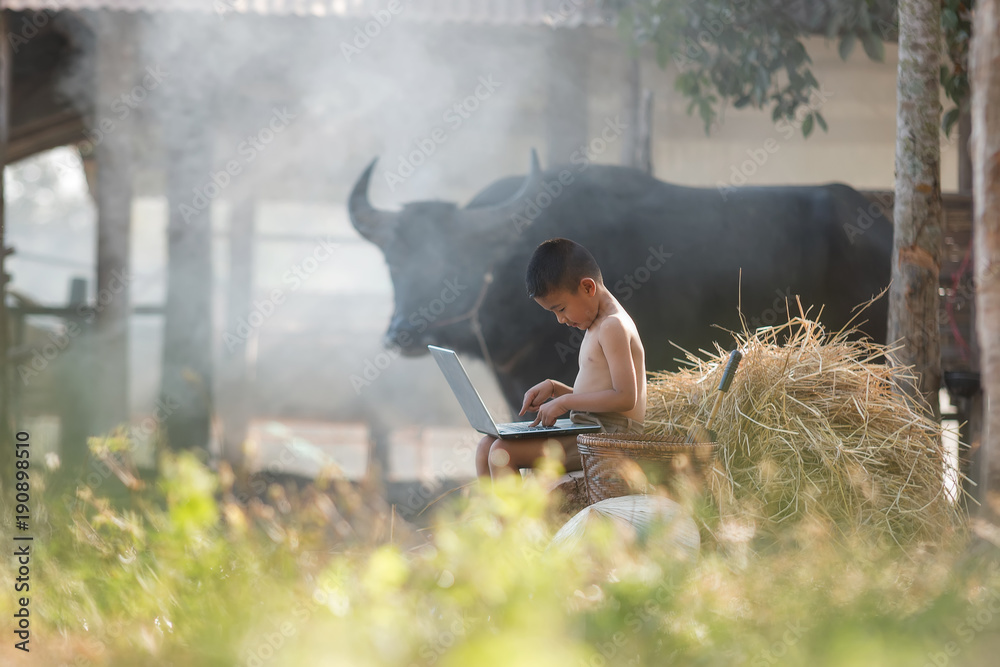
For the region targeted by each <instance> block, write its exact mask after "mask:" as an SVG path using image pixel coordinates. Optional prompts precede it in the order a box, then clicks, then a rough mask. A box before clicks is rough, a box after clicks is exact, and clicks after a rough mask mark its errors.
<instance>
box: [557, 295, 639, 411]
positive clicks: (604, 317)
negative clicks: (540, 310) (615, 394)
mask: <svg viewBox="0 0 1000 667" xmlns="http://www.w3.org/2000/svg"><path fill="white" fill-rule="evenodd" d="M608 296H609V298H608V299H607V300H606V301H605V302H604V303H602V308H601V311H600V312H599V314H598V316H597V318H596V319H595V320H594V322H593V323H592V324H591V325H590V327H588V328H587V331H586V332H585V333H584V335H583V343H582V344H581V345H580V358H579V363H580V371H579V373H578V374H577V376H576V381H575V382H574V383H573V393H574V394H586V393H591V392H597V391H603V390H605V389H613V388H614V386H613V384H612V381H611V368H610V366H609V364H608V359H607V356H606V355H605V354H604V349H603V347H602V346H601V329H602V328H603V327H604V326H605V325H606V324H607V323H608V320H610V319H614V320H617V322H619V323H621V325H622V326H623V328H624V329H625V332H626V334H627V336H628V344H629V349H630V351H631V357H632V366H633V372H634V373H635V385H636V401H635V407H634V408H632V409H631V410H628V411H625V412H622V413H621V414H623V415H624V416H626V417H630V418H632V419H635V420H637V421H640V422H641V421H643V420H644V419H645V417H646V372H645V368H646V363H645V361H646V360H645V351H644V350H643V347H642V341H641V340H640V338H639V332H638V331H637V330H636V328H635V323H634V322H633V321H632V318H631V317H629V316H628V314H627V313H626V312H625V311H624V309H623V308H622V307H621V305H620V304H619V303H618V301H617V300H616V299H615V298H614V297H611V296H610V295H608Z"/></svg>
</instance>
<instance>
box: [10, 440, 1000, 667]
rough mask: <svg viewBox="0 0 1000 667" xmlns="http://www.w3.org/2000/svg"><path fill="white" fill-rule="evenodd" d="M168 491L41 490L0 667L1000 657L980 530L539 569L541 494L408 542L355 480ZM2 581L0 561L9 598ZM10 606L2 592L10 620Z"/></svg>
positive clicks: (487, 507)
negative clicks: (14, 623)
mask: <svg viewBox="0 0 1000 667" xmlns="http://www.w3.org/2000/svg"><path fill="white" fill-rule="evenodd" d="M119 473H120V476H122V477H124V478H125V479H126V480H127V481H129V483H130V484H131V485H132V486H133V488H135V489H138V484H137V483H135V480H134V479H132V478H130V477H128V476H127V475H125V474H124V473H123V472H122V471H121V470H119ZM160 473H161V474H160V477H159V480H160V481H159V482H158V484H157V485H156V486H155V487H152V488H147V489H145V490H135V491H132V492H127V493H125V494H124V495H122V496H121V497H120V498H118V499H117V500H116V501H115V502H114V503H112V502H111V501H109V500H108V499H107V498H106V496H109V495H115V496H117V495H118V494H117V493H115V491H116V490H120V489H122V488H124V487H122V486H121V484H120V482H119V481H118V477H115V476H110V477H109V478H108V479H107V480H106V481H103V482H101V483H100V484H98V485H96V486H95V487H90V486H87V485H86V484H83V485H81V486H79V487H77V489H76V491H75V495H69V494H68V493H67V492H65V491H62V492H57V491H56V490H55V489H54V488H53V489H49V490H48V491H46V497H45V500H44V501H42V502H41V503H39V506H37V507H36V508H35V513H36V517H38V523H39V524H40V525H39V526H38V528H37V530H36V532H35V547H34V549H35V551H34V560H33V562H32V589H31V594H32V598H31V610H32V641H31V644H30V646H31V653H30V654H24V653H22V652H20V651H15V650H13V649H12V644H13V641H12V640H11V639H10V635H9V632H5V633H4V635H5V637H7V639H5V642H4V643H5V645H4V646H3V649H2V651H0V656H3V660H2V661H0V662H3V664H23V665H60V664H67V665H159V664H163V665H166V664H177V665H181V664H183V665H248V666H255V665H352V666H353V665H358V666H362V665H405V666H411V665H420V666H429V665H441V666H443V667H445V666H451V665H456V666H465V665H477V666H485V667H488V666H490V665H498V666H499V665H518V666H531V665H559V666H564V665H573V666H575V665H579V666H580V667H584V666H594V667H599V666H601V665H667V664H676V665H751V666H754V667H756V666H758V665H775V664H782V665H787V664H791V665H798V664H802V665H806V664H808V665H900V666H903V665H906V666H908V667H909V666H913V665H917V666H920V665H946V664H950V665H954V664H960V665H980V664H982V665H985V664H995V656H996V654H997V650H998V649H1000V632H998V630H1000V567H998V565H997V562H998V561H997V560H996V558H995V555H994V554H995V553H996V547H995V546H993V545H991V544H990V542H989V538H992V537H993V535H994V533H992V532H991V530H992V528H991V527H990V526H988V525H984V526H982V527H981V528H980V529H979V533H981V534H982V535H984V536H985V537H986V538H988V539H986V540H983V539H981V538H980V539H979V542H978V546H977V545H976V544H974V543H966V542H963V543H958V544H930V543H928V544H926V545H924V546H922V547H920V548H916V549H910V550H908V551H907V552H903V551H901V550H900V549H899V547H898V546H896V545H893V544H891V543H889V544H887V543H885V541H884V540H881V541H879V540H876V539H875V538H873V539H870V540H865V539H863V537H862V536H860V535H859V536H856V537H855V538H852V540H851V542H850V543H844V541H843V538H842V537H841V536H839V534H838V533H836V531H833V530H831V528H830V527H829V526H827V525H826V524H824V523H823V521H821V520H820V519H816V520H815V521H803V522H800V523H799V524H798V525H797V527H796V528H795V529H793V530H790V531H789V532H787V533H786V534H784V535H782V536H781V538H780V539H778V540H774V539H769V540H768V542H767V546H766V547H764V546H763V545H762V543H760V542H758V541H757V540H756V539H755V538H754V536H753V534H752V531H748V530H747V529H746V527H745V526H744V527H743V528H742V529H741V530H736V529H729V528H727V527H726V526H721V527H717V528H718V530H716V531H715V533H714V535H715V537H714V538H713V541H711V542H708V543H706V544H704V545H703V547H702V551H701V557H700V559H699V560H698V561H697V562H686V561H684V560H682V559H681V558H680V556H679V554H678V553H677V552H676V551H674V550H672V549H670V545H669V543H668V542H666V541H665V540H664V538H663V537H662V535H661V534H660V533H659V532H658V531H656V530H653V531H650V532H646V533H643V534H639V535H636V534H634V533H630V532H628V531H622V530H620V529H618V528H616V527H614V526H612V525H604V524H594V525H593V526H592V530H590V531H589V532H588V533H587V534H586V536H585V539H584V540H583V541H582V542H581V543H580V544H579V545H578V546H576V547H575V548H574V549H573V550H563V549H557V548H550V547H549V545H550V539H551V536H552V535H553V533H554V532H555V531H557V530H558V528H559V527H560V526H561V525H562V523H563V521H564V520H565V517H559V516H557V515H556V514H555V511H554V509H553V508H552V507H551V505H550V503H549V501H548V498H547V496H546V495H545V493H544V491H543V490H542V482H543V481H544V480H543V479H536V480H529V481H528V482H526V483H525V484H524V485H523V486H522V485H515V484H513V483H512V484H510V485H507V486H500V487H498V488H497V489H496V492H495V493H490V494H483V493H479V492H476V491H472V492H470V493H468V494H466V495H465V496H461V497H459V495H458V494H455V497H453V498H449V499H446V500H444V501H442V502H440V503H438V504H437V505H435V508H436V514H435V518H434V520H433V524H432V525H431V526H429V527H427V528H420V529H418V528H416V527H414V526H412V525H410V524H407V523H406V522H404V521H402V520H401V519H400V518H399V517H398V516H395V515H394V513H393V511H392V509H391V508H386V507H382V506H380V504H379V502H380V501H379V500H378V499H377V497H376V496H375V495H374V494H372V493H369V492H366V491H365V490H364V489H358V488H356V487H352V486H350V485H347V484H346V483H344V482H337V481H329V482H328V483H326V484H325V488H322V489H317V488H313V487H307V488H305V489H303V490H301V491H297V490H294V489H286V488H283V487H280V486H278V485H272V486H271V487H270V488H268V489H267V490H266V491H264V493H263V494H262V498H256V497H249V496H247V497H244V496H242V494H241V492H240V489H241V488H242V487H241V484H242V483H244V482H245V481H246V480H240V479H237V478H235V477H234V476H233V475H232V473H231V472H229V471H228V470H226V469H223V470H222V471H221V472H220V473H219V474H216V473H213V472H212V471H210V470H208V469H206V468H205V467H204V466H202V465H201V464H200V463H199V462H197V461H196V460H195V459H194V458H193V457H191V456H189V455H180V456H178V457H166V458H164V459H162V461H161V470H160ZM321 486H323V484H321ZM9 495H10V494H9V493H8V492H7V490H5V491H4V494H3V497H4V499H5V501H6V499H7V498H8V496H9ZM3 509H4V510H5V511H7V510H8V509H9V508H3ZM7 515H8V516H9V515H10V513H9V512H8V514H7ZM10 530H11V529H10V527H9V526H8V525H7V524H6V523H5V524H4V527H3V531H5V532H4V534H3V539H4V543H5V544H12V542H11V537H12V536H11V535H10V534H9V533H10ZM835 535H837V537H834V536H835ZM993 539H995V538H993ZM15 567H16V566H15V565H14V564H13V562H12V559H10V558H4V559H2V560H0V573H2V575H3V579H4V581H7V582H10V581H13V579H14V576H15V573H14V570H15ZM15 603H16V598H15V594H14V592H13V590H12V587H11V586H5V587H4V588H3V592H2V593H0V606H2V607H3V609H13V608H15ZM8 627H9V626H8Z"/></svg>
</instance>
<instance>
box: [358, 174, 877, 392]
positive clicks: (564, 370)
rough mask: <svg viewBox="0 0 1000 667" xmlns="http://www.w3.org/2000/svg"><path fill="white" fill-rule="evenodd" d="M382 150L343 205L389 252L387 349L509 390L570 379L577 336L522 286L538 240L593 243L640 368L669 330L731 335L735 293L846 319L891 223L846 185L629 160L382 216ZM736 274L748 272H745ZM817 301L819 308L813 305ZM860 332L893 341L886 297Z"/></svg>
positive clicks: (679, 339)
mask: <svg viewBox="0 0 1000 667" xmlns="http://www.w3.org/2000/svg"><path fill="white" fill-rule="evenodd" d="M374 166H375V162H372V164H371V165H369V166H368V168H367V169H366V170H365V171H364V173H363V174H362V175H361V177H360V178H359V179H358V182H357V183H356V184H355V186H354V189H353V191H352V193H351V196H350V201H349V204H348V208H349V212H350V217H351V221H352V223H353V225H354V227H355V228H356V229H357V230H358V231H359V232H360V233H361V234H362V235H363V236H364V237H365V238H367V239H368V240H370V241H372V242H373V243H375V244H377V245H378V246H379V247H380V248H381V249H382V252H383V253H384V255H385V259H386V263H387V264H388V266H389V272H390V274H391V276H392V282H393V287H394V289H395V312H394V314H393V317H392V321H391V322H390V324H389V329H388V332H387V334H386V343H387V344H388V345H393V346H398V347H399V349H400V351H401V352H402V353H403V354H407V355H418V354H423V353H425V352H426V345H427V344H428V343H434V344H438V345H444V346H448V347H452V348H454V349H456V350H458V351H459V352H460V353H464V354H465V355H472V356H476V357H480V358H483V359H485V360H486V361H487V363H488V364H489V365H490V366H491V368H492V369H493V372H494V373H495V375H496V377H497V380H498V381H499V383H500V386H501V388H502V390H503V393H504V396H505V397H506V399H507V402H508V403H509V404H510V405H511V406H512V407H514V406H517V407H519V406H520V405H521V401H522V397H523V394H524V392H525V391H526V390H527V389H528V388H529V387H530V386H531V385H532V384H534V383H536V382H538V381H539V380H541V379H544V378H547V377H551V378H556V379H559V380H562V381H563V382H567V383H570V384H571V383H572V381H573V378H574V377H575V375H576V371H577V359H576V353H577V350H578V349H579V343H580V340H581V337H582V332H579V331H576V330H570V329H568V328H567V327H565V326H563V325H560V324H558V323H557V322H556V318H555V317H553V316H552V314H551V313H549V312H546V311H545V310H543V309H542V308H541V307H539V306H538V304H536V303H535V302H534V301H533V300H532V299H530V298H528V296H527V294H526V291H525V280H524V273H525V267H526V265H527V262H528V258H529V257H530V255H531V253H532V251H533V250H534V249H535V247H536V246H537V245H538V244H539V243H541V242H542V241H544V240H545V239H548V238H552V237H555V236H564V237H567V238H572V239H573V240H575V241H578V242H579V243H582V244H583V245H584V246H585V247H586V248H588V249H589V250H590V251H591V252H592V253H593V255H594V257H595V258H596V259H597V261H598V263H599V264H600V266H601V270H602V273H603V276H604V282H605V284H606V285H607V286H608V288H609V289H610V290H611V291H612V293H613V294H615V295H616V297H617V298H618V300H619V301H620V302H621V303H622V305H623V306H624V307H625V309H626V310H627V311H628V312H629V314H630V315H631V316H632V318H633V319H634V320H635V323H636V325H637V326H638V328H639V332H640V334H641V336H642V340H643V343H644V345H645V348H646V367H647V369H649V370H659V369H674V368H676V366H677V363H676V361H675V359H676V358H677V357H680V356H682V355H681V354H680V353H679V352H678V350H677V348H676V347H674V346H672V345H671V344H670V342H673V343H676V344H677V345H679V346H681V347H683V348H685V349H688V350H692V351H694V350H697V349H699V348H706V349H708V348H709V346H710V345H711V342H712V341H713V340H718V341H720V342H721V343H722V344H723V345H724V346H730V347H731V345H732V338H731V336H730V335H729V334H727V333H726V332H725V331H723V330H721V329H719V328H718V327H714V326H713V325H719V327H724V328H726V329H733V330H740V328H741V327H740V321H739V315H738V308H737V305H738V302H739V299H740V295H741V293H742V312H743V314H744V316H745V317H746V319H747V321H748V323H749V325H750V326H751V328H754V327H756V326H759V325H761V324H771V323H774V322H776V321H777V322H781V321H784V319H785V317H786V315H785V299H786V297H788V299H789V302H790V303H791V307H792V308H793V309H795V310H793V312H797V306H795V296H796V295H799V296H800V297H801V301H802V304H803V305H805V306H808V305H815V306H816V307H817V309H818V306H820V305H822V306H823V307H824V310H823V314H822V320H823V322H824V323H825V324H826V325H827V326H829V327H834V328H840V327H841V326H842V325H844V324H845V323H846V322H847V321H848V320H850V319H851V318H852V316H853V315H854V313H853V312H852V309H854V307H855V306H857V305H858V304H861V303H863V302H866V301H868V300H869V299H870V298H871V297H872V296H873V295H876V294H878V293H879V292H881V291H882V289H883V288H884V287H885V286H886V285H887V284H888V283H889V277H890V252H891V249H892V224H891V223H890V222H889V221H888V220H887V219H886V218H885V217H884V216H882V215H881V214H880V213H879V212H878V211H877V210H876V211H875V212H874V213H873V214H872V213H871V210H872V209H871V206H870V202H869V201H868V200H867V199H866V198H865V197H864V196H863V195H861V194H860V193H859V192H857V191H856V190H854V189H852V188H850V187H848V186H846V185H841V184H830V185H818V186H806V187H744V188H735V189H728V190H726V191H725V192H720V191H718V190H715V189H701V188H691V187H681V186H677V185H671V184H669V183H663V182H662V181H658V180H656V179H654V178H652V177H651V176H649V175H647V174H645V173H643V172H641V171H637V170H635V169H629V168H623V167H613V166H596V165H591V164H589V163H585V162H580V163H575V164H572V165H568V166H564V167H556V168H553V169H549V170H547V171H545V172H542V171H541V170H540V169H539V167H538V162H537V158H536V157H535V156H534V154H533V155H532V165H531V173H529V174H528V175H527V176H526V177H511V178H505V179H503V180H500V181H498V182H496V183H494V184H493V185H491V186H490V187H488V188H487V189H486V190H484V191H483V192H481V193H480V194H479V195H477V196H476V197H475V198H474V199H473V200H472V201H471V202H470V203H469V204H468V205H467V206H466V207H465V208H459V207H458V206H456V205H455V204H452V203H448V202H442V201H427V202H414V203H410V204H406V205H405V206H404V208H403V210H402V211H400V212H398V213H396V212H386V211H381V210H378V209H376V208H374V207H373V206H372V205H371V204H370V203H369V200H368V181H369V179H370V177H371V174H372V170H373V168H374ZM741 272H742V277H741ZM816 312H817V310H816V309H814V310H813V311H812V314H813V315H815V314H816ZM862 319H866V320H867V323H865V324H863V325H862V330H863V331H864V332H865V333H866V334H868V335H870V336H871V337H872V338H874V339H876V340H878V341H884V340H885V337H886V321H887V311H886V299H885V298H882V299H880V300H879V301H878V302H877V303H876V304H874V305H873V306H872V307H871V308H869V309H868V310H867V311H866V312H865V314H864V315H863V318H862Z"/></svg>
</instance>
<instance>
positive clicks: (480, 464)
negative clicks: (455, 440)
mask: <svg viewBox="0 0 1000 667" xmlns="http://www.w3.org/2000/svg"><path fill="white" fill-rule="evenodd" d="M494 442H499V440H498V439H497V438H494V437H493V436H492V435H484V436H483V437H482V439H481V440H480V441H479V444H478V445H476V476H477V477H479V478H483V477H489V476H490V447H492V446H493V443H494Z"/></svg>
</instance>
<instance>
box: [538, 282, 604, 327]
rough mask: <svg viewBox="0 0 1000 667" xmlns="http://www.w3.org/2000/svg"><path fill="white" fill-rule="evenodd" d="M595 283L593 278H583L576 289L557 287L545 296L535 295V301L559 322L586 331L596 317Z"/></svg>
mask: <svg viewBox="0 0 1000 667" xmlns="http://www.w3.org/2000/svg"><path fill="white" fill-rule="evenodd" d="M596 296H597V283H595V282H594V279H593V278H584V279H582V280H581V281H580V284H579V285H578V286H577V288H576V290H574V291H570V290H568V289H565V288H562V287H560V288H557V289H554V290H552V291H550V292H549V293H548V294H546V295H545V296H541V297H535V302H536V303H538V305H539V306H541V307H542V308H544V309H545V310H550V311H552V312H553V313H555V315H556V319H557V320H559V324H565V325H566V326H570V327H576V328H577V329H583V330H584V331H586V330H587V329H588V328H589V327H590V325H591V324H593V323H594V318H596V317H597V310H598V303H597V299H596Z"/></svg>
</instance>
